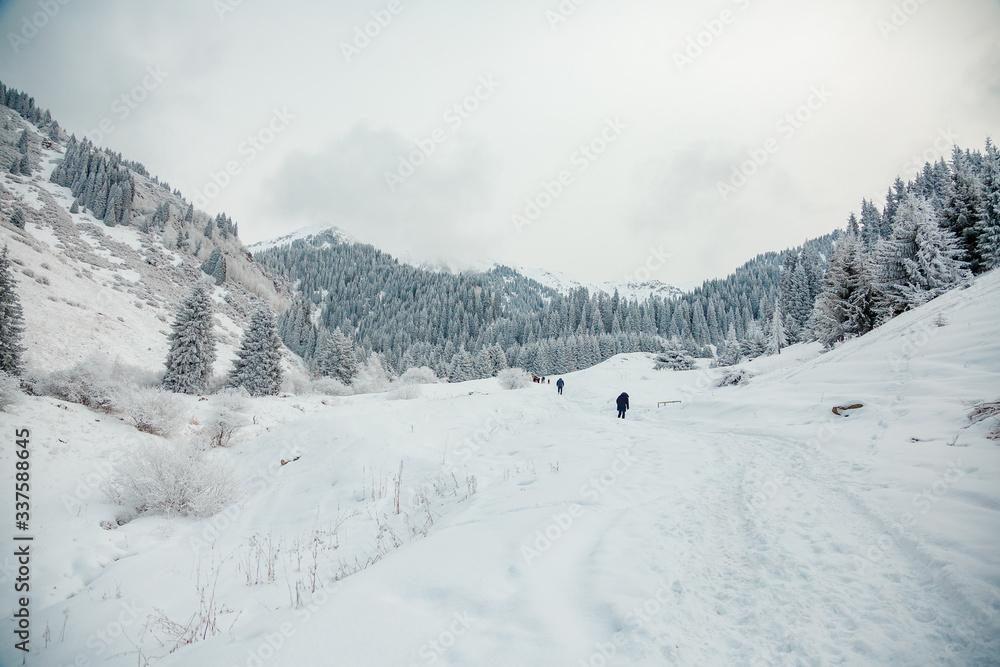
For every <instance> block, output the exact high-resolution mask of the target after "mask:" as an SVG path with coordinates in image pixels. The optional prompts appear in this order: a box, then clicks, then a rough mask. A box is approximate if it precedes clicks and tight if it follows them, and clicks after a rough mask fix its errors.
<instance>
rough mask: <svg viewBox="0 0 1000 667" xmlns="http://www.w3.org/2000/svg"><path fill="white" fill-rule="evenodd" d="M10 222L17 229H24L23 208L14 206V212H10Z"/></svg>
mask: <svg viewBox="0 0 1000 667" xmlns="http://www.w3.org/2000/svg"><path fill="white" fill-rule="evenodd" d="M10 224H12V225H14V226H15V227H17V228H18V229H24V210H23V209H22V208H21V207H20V206H15V207H14V212H13V213H11V214H10Z"/></svg>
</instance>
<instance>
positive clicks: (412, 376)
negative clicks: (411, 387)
mask: <svg viewBox="0 0 1000 667" xmlns="http://www.w3.org/2000/svg"><path fill="white" fill-rule="evenodd" d="M440 381H441V380H440V379H439V378H438V376H437V375H435V374H434V371H433V370H431V369H430V368H428V367H427V366H420V367H419V368H408V369H406V372H405V373H403V374H402V375H400V376H399V379H398V380H397V382H399V383H400V384H436V383H438V382H440Z"/></svg>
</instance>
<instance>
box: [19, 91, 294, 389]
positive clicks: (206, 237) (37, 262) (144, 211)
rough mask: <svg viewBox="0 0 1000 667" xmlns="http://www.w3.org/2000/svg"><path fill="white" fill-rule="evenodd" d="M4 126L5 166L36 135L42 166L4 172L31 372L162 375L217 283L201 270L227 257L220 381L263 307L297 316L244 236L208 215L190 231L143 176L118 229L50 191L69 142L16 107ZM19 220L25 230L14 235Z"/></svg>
mask: <svg viewBox="0 0 1000 667" xmlns="http://www.w3.org/2000/svg"><path fill="white" fill-rule="evenodd" d="M0 122H2V123H3V128H2V129H0V154H3V155H6V154H9V153H11V152H14V151H13V150H12V149H13V148H14V145H15V144H16V143H17V142H19V141H20V138H21V136H22V134H24V133H27V136H28V146H29V148H28V151H29V158H30V163H31V165H32V169H31V174H30V175H22V174H13V173H10V171H8V170H6V169H4V170H2V171H0V221H2V224H0V244H3V245H6V246H7V248H8V249H9V253H10V259H11V261H12V262H13V264H14V266H15V269H16V278H17V280H18V288H17V291H18V295H19V299H20V301H21V304H22V307H23V311H24V320H25V326H26V331H25V338H26V339H27V340H30V341H31V344H30V345H28V346H27V351H26V355H25V362H26V365H27V366H28V368H29V370H37V371H51V370H55V369H62V368H66V367H68V366H71V365H73V364H76V363H79V362H81V361H83V360H84V359H86V358H87V357H88V356H90V355H91V354H94V353H102V354H110V355H111V356H113V357H117V358H119V359H121V360H122V361H124V362H126V363H129V364H131V365H134V366H138V367H141V368H145V369H149V370H162V363H163V360H164V358H165V356H166V352H167V347H168V345H167V333H168V331H169V325H170V322H171V321H172V320H173V317H174V313H175V310H176V307H177V304H178V303H179V302H180V301H181V300H182V299H183V298H184V296H186V295H187V294H188V293H189V292H190V290H191V288H192V287H193V285H194V284H195V283H196V282H198V281H207V280H209V277H208V276H207V275H206V274H205V273H204V272H203V271H202V270H201V268H200V267H201V265H202V264H203V263H204V262H205V261H206V260H208V259H209V258H210V257H211V256H212V254H213V252H216V251H217V252H218V253H219V255H220V256H221V257H223V258H224V267H223V268H222V270H221V273H219V274H218V275H219V277H222V278H223V281H222V283H221V284H219V285H217V286H215V287H214V293H213V299H214V301H215V304H216V311H217V312H216V315H217V317H216V322H217V325H218V326H217V334H218V338H219V342H220V350H219V352H220V354H219V360H218V370H219V372H220V373H221V372H224V370H225V369H226V368H227V366H228V363H229V360H230V358H231V356H232V352H233V350H234V349H235V347H236V345H237V344H238V342H239V338H240V336H241V334H242V329H243V326H244V324H245V322H246V319H247V317H248V315H249V313H250V310H251V308H252V302H253V300H254V299H262V300H264V301H265V302H267V303H269V304H271V306H272V307H273V308H275V309H276V310H279V311H280V310H281V309H283V308H284V307H286V305H287V297H286V296H285V295H283V294H282V293H281V289H283V288H282V287H281V285H280V284H277V283H275V281H274V280H273V278H271V277H269V276H266V275H264V273H263V272H262V271H261V270H260V268H259V267H257V266H256V265H255V264H254V263H253V262H252V260H250V259H249V258H248V256H247V253H246V251H245V249H244V248H243V246H242V244H241V243H240V241H239V238H238V237H237V236H236V235H235V234H234V233H230V232H228V231H227V230H222V229H218V228H217V225H216V223H217V222H218V220H217V219H212V218H210V217H209V216H207V215H206V214H204V213H201V212H197V211H196V212H193V213H192V215H191V219H190V220H186V219H184V218H185V213H186V212H187V210H188V208H189V206H188V204H187V202H186V201H185V200H184V199H183V198H181V197H180V195H179V194H178V193H176V192H172V191H171V190H170V189H169V187H168V186H166V185H165V184H162V183H159V182H158V181H155V180H153V179H151V178H150V177H149V176H148V175H147V174H146V173H145V172H144V170H141V169H140V170H136V169H132V168H130V169H129V173H130V174H131V177H132V179H133V182H134V199H133V202H132V207H131V212H130V214H129V215H130V216H131V217H130V220H129V224H127V225H116V226H108V224H107V223H106V222H105V221H104V220H102V219H98V218H97V217H95V215H94V213H93V211H91V210H88V209H86V208H81V207H80V206H79V202H78V201H77V198H76V197H74V195H73V192H72V191H71V190H70V188H68V187H65V186H62V185H58V184H56V183H53V182H52V181H51V180H50V178H51V176H52V173H53V170H54V169H55V167H56V165H57V164H59V163H60V162H61V161H62V160H63V158H64V156H65V151H66V145H67V138H66V137H65V136H61V137H60V138H57V139H52V138H50V137H49V135H50V132H46V131H43V129H42V128H39V127H38V126H36V125H34V124H33V123H30V122H28V121H27V120H26V119H24V118H23V117H21V116H20V114H18V113H17V112H16V111H14V110H13V109H10V108H8V107H5V106H0ZM74 204H75V206H74ZM74 208H76V209H79V210H78V211H75V212H71V211H73V209H74ZM15 214H16V215H18V216H19V217H20V218H21V220H22V223H21V225H17V224H13V223H12V220H14V219H16V217H15ZM158 214H159V215H162V216H163V217H162V219H160V218H157V216H158Z"/></svg>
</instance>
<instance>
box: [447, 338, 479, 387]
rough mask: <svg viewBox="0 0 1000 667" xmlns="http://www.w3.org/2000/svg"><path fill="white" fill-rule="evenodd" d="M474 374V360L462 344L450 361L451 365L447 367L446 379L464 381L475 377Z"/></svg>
mask: <svg viewBox="0 0 1000 667" xmlns="http://www.w3.org/2000/svg"><path fill="white" fill-rule="evenodd" d="M475 376H476V362H475V360H474V359H473V358H472V355H471V354H469V351H468V350H466V349H465V346H464V345H463V346H462V348H461V349H460V350H459V351H458V353H457V354H455V357H454V359H452V361H451V366H450V367H449V369H448V381H449V382H465V381H466V380H473V379H475Z"/></svg>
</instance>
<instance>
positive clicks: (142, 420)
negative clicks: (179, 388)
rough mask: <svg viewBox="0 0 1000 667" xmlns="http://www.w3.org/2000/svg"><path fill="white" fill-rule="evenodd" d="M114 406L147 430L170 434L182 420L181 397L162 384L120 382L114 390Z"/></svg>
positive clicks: (161, 434)
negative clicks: (143, 384) (164, 388)
mask: <svg viewBox="0 0 1000 667" xmlns="http://www.w3.org/2000/svg"><path fill="white" fill-rule="evenodd" d="M111 407H112V409H113V410H114V411H115V412H120V413H121V414H122V415H123V416H124V417H125V419H126V421H127V422H128V423H130V424H132V425H133V426H135V427H136V428H137V429H139V430H140V431H143V432H144V433H152V434H153V435H159V436H162V437H167V436H169V435H170V434H171V433H173V432H174V431H175V430H176V429H177V427H178V426H180V423H181V421H182V417H183V415H184V404H183V402H182V401H181V399H180V398H179V397H178V396H177V395H175V394H172V393H170V392H168V391H164V390H163V389H161V388H160V387H140V386H138V385H135V384H132V383H131V382H126V383H116V384H115V385H114V386H113V388H112V390H111Z"/></svg>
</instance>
